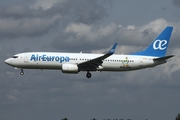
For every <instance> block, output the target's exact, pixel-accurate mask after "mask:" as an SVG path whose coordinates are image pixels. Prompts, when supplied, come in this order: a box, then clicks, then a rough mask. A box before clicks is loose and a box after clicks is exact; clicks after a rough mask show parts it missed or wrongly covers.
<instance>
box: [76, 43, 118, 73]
mask: <svg viewBox="0 0 180 120" xmlns="http://www.w3.org/2000/svg"><path fill="white" fill-rule="evenodd" d="M116 46H117V43H115V44H114V45H113V47H112V48H111V50H110V51H109V52H108V53H106V54H104V55H103V56H100V57H97V58H94V59H92V60H89V61H85V62H82V63H79V64H78V67H79V70H80V71H96V70H98V68H99V66H101V65H102V63H103V60H104V59H106V58H107V57H109V56H111V55H112V54H114V52H115V49H116Z"/></svg>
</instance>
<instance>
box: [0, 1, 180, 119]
mask: <svg viewBox="0 0 180 120" xmlns="http://www.w3.org/2000/svg"><path fill="white" fill-rule="evenodd" d="M0 2H1V5H0V43H1V44H0V55H1V57H0V64H1V67H0V119H1V120H60V119H62V118H65V117H67V118H68V119H69V120H90V119H92V118H97V119H98V120H102V119H108V118H111V119H113V118H118V119H121V118H123V119H128V118H131V119H133V120H144V119H148V120H156V119H157V120H173V119H175V116H176V115H177V114H178V113H180V104H179V101H180V80H179V77H180V76H179V72H180V63H179V58H180V47H179V44H180V36H179V33H180V16H179V13H180V0H159V1H157V0H151V1H144V0H136V1H133V0H29V1H24V0H6V1H5V0H0ZM167 25H171V26H174V30H173V34H172V37H171V42H170V44H169V49H168V52H167V54H175V55H176V56H175V57H174V58H172V59H170V60H169V61H168V62H167V63H166V64H164V65H161V66H157V67H154V68H149V69H144V70H139V71H132V72H116V73H113V72H102V73H100V72H93V73H92V74H93V76H92V78H91V79H87V78H86V77H85V74H86V73H85V72H81V73H80V74H78V75H71V74H63V73H61V71H50V70H47V71H46V70H43V71H41V70H25V74H24V76H20V75H19V71H18V70H15V69H13V68H12V67H10V66H8V65H6V64H5V63H4V60H5V59H7V58H9V57H11V56H12V55H14V54H16V53H20V52H26V51H52V52H53V51H55V52H80V51H83V52H88V53H90V52H93V53H103V52H106V51H107V50H109V49H110V47H111V46H112V45H113V44H114V43H115V42H118V47H117V50H116V53H117V54H122V53H123V54H128V53H131V52H135V51H139V50H142V49H144V48H146V47H147V46H148V45H149V44H150V43H151V42H152V40H153V39H154V38H155V37H156V36H157V35H158V34H159V33H160V32H161V31H162V30H163V29H164V28H165V27H166V26H167Z"/></svg>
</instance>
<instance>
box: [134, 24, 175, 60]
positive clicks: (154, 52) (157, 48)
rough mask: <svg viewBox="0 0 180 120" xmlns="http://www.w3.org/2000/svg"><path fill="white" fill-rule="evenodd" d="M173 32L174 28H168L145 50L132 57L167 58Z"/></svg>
mask: <svg viewBox="0 0 180 120" xmlns="http://www.w3.org/2000/svg"><path fill="white" fill-rule="evenodd" d="M172 30H173V27H172V26H167V27H166V28H165V29H164V30H163V31H162V32H161V34H159V36H158V37H157V38H156V39H155V40H154V41H153V42H152V43H151V44H150V45H149V46H148V47H147V48H146V49H145V50H143V51H140V52H136V53H133V54H132V55H145V56H156V57H163V56H165V55H166V50H167V48H168V44H169V41H170V37H171V33H172Z"/></svg>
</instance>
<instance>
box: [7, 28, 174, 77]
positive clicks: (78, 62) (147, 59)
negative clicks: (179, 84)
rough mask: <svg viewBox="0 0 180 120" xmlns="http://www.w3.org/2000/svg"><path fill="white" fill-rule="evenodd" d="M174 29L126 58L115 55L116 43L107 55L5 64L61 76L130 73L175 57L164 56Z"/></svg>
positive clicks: (29, 55) (51, 55) (50, 56)
mask: <svg viewBox="0 0 180 120" xmlns="http://www.w3.org/2000/svg"><path fill="white" fill-rule="evenodd" d="M172 30H173V27H172V26H167V27H166V28H165V29H164V30H163V31H162V33H161V34H160V35H159V36H158V37H157V38H156V39H155V40H154V41H153V42H152V43H151V44H150V45H149V46H148V47H147V48H146V49H145V50H143V51H140V52H136V53H133V54H129V55H118V54H114V51H115V48H116V46H117V43H115V44H114V46H113V47H112V48H111V50H110V51H109V52H108V53H106V54H91V53H89V54H87V53H55V52H26V53H20V54H16V55H14V56H13V57H12V58H9V59H7V60H5V63H6V64H8V65H10V66H12V67H15V68H16V69H17V68H18V69H20V71H21V72H20V74H21V75H23V74H24V72H23V69H56V70H62V72H63V73H72V74H75V73H79V72H80V71H87V74H86V77H87V78H91V73H90V72H91V71H131V70H138V69H143V68H148V67H154V66H157V65H160V64H164V63H166V62H167V60H168V59H169V58H171V57H173V56H174V55H169V56H165V55H166V50H167V48H168V44H169V41H170V37H171V33H172Z"/></svg>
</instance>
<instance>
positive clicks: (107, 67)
mask: <svg viewBox="0 0 180 120" xmlns="http://www.w3.org/2000/svg"><path fill="white" fill-rule="evenodd" d="M102 55H103V54H86V53H53V52H27V53H21V54H17V55H15V57H14V58H9V59H7V60H6V61H5V62H6V63H7V64H9V65H11V66H13V67H16V68H22V69H59V70H61V69H62V65H63V64H67V63H68V64H79V63H83V62H86V61H89V60H92V59H95V58H97V57H100V56H102ZM154 58H157V57H151V56H137V55H117V54H114V55H112V56H110V57H108V58H106V59H104V60H103V63H102V65H100V66H99V67H98V70H99V71H130V70H137V69H143V68H147V67H153V66H156V65H159V64H163V63H165V62H166V61H159V62H157V61H156V62H155V61H154V60H153V59H154ZM81 71H87V70H86V69H85V70H81ZM89 71H93V70H89Z"/></svg>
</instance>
